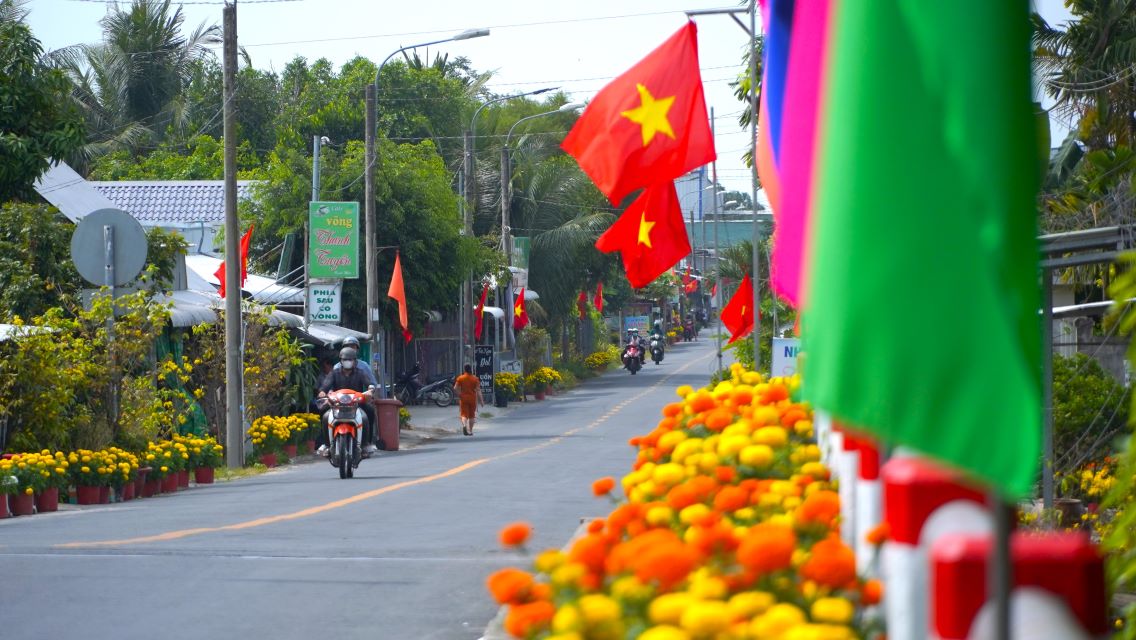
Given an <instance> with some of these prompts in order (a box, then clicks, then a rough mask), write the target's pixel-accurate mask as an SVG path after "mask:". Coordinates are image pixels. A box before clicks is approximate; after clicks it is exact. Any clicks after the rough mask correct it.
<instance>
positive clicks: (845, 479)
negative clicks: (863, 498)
mask: <svg viewBox="0 0 1136 640" xmlns="http://www.w3.org/2000/svg"><path fill="white" fill-rule="evenodd" d="M832 444H833V452H834V455H833V462H834V464H833V465H832V471H833V474H834V475H836V477H837V478H839V479H840V484H839V485H838V493H839V494H840V505H841V506H840V516H841V517H840V538H841V539H842V540H844V544H846V545H848V546H849V548H852V549H855V548H856V478H857V476H858V475H859V473H860V471H859V468H860V452H859V451H857V450H856V448H855V446H854V441H853V440H852V438H851V437H850V436H849V435H848V432H847V429H845V427H844V426H843V425H841V424H840V423H839V422H836V421H835V420H834V421H833V423H832Z"/></svg>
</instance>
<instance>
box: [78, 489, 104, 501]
mask: <svg viewBox="0 0 1136 640" xmlns="http://www.w3.org/2000/svg"><path fill="white" fill-rule="evenodd" d="M75 499H76V501H77V502H78V503H79V504H98V503H99V488H98V487H88V486H78V487H75Z"/></svg>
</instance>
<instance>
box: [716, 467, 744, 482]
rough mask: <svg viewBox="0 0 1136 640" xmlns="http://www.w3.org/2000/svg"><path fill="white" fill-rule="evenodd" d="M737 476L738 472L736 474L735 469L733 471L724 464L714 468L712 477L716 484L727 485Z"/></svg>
mask: <svg viewBox="0 0 1136 640" xmlns="http://www.w3.org/2000/svg"><path fill="white" fill-rule="evenodd" d="M737 475H738V472H737V470H736V469H734V468H733V467H729V466H726V465H724V464H723V465H719V466H717V467H715V468H714V477H715V478H717V479H718V482H721V483H722V484H729V483H731V482H733V481H734V478H735V477H736V476H737Z"/></svg>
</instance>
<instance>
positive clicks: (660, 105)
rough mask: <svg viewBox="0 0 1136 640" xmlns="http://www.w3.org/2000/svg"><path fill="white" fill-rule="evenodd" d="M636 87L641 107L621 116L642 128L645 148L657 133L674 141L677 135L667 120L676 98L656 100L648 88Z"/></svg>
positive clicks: (625, 112) (638, 85) (624, 112)
mask: <svg viewBox="0 0 1136 640" xmlns="http://www.w3.org/2000/svg"><path fill="white" fill-rule="evenodd" d="M635 86H636V87H637V88H638V89H639V106H638V107H636V108H634V109H631V110H630V111H623V112H621V113H620V114H619V115H621V116H623V117H624V118H627V119H628V120H630V121H632V122H634V123H636V124H638V125H639V126H641V127H642V133H643V146H644V147H645V146H647V145H648V144H649V143H650V142H651V140H653V139H654V138H655V134H656V133H661V134H663V135H665V136H667V137H668V138H670V139H671V140H674V137H675V134H674V131H673V130H672V129H671V123H670V121H669V120H667V112H668V111H670V108H671V105H672V104H674V101H675V97H674V96H670V97H667V98H663V99H661V100H656V99H655V96H653V95H651V92H650V91H648V90H647V87H644V86H643V85H641V84H636V85H635Z"/></svg>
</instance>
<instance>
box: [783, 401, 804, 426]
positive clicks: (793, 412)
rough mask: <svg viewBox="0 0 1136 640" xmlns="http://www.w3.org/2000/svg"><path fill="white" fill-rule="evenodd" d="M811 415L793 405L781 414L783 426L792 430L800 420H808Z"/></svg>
mask: <svg viewBox="0 0 1136 640" xmlns="http://www.w3.org/2000/svg"><path fill="white" fill-rule="evenodd" d="M808 419H809V414H808V413H807V412H806V411H805V410H804V409H802V408H801V407H799V406H797V405H793V406H791V407H789V408H788V409H786V410H785V413H782V414H781V426H783V427H785V428H787V429H792V428H793V425H795V424H797V421H798V420H808Z"/></svg>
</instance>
